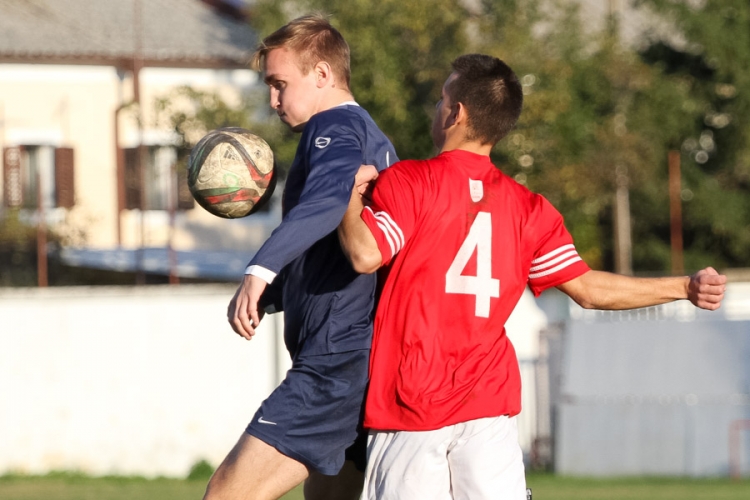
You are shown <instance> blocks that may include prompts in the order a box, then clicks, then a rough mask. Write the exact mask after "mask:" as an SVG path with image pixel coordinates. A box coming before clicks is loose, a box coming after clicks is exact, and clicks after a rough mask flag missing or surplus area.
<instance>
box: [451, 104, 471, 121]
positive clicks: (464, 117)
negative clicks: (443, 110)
mask: <svg viewBox="0 0 750 500" xmlns="http://www.w3.org/2000/svg"><path fill="white" fill-rule="evenodd" d="M451 119H452V120H453V123H455V124H459V123H463V124H466V123H468V122H469V112H468V111H467V109H466V106H464V104H463V103H461V102H457V103H456V104H454V105H453V109H452V110H451Z"/></svg>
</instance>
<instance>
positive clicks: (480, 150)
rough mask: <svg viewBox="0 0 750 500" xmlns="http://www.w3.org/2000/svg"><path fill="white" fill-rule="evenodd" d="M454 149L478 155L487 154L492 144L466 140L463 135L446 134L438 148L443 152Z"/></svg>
mask: <svg viewBox="0 0 750 500" xmlns="http://www.w3.org/2000/svg"><path fill="white" fill-rule="evenodd" d="M456 149H460V150H462V151H468V152H470V153H474V154H478V155H484V156H489V155H490V151H492V144H484V143H481V142H479V141H472V140H467V139H466V138H465V137H460V136H458V137H457V136H448V137H446V138H445V142H444V143H443V147H442V148H440V152H441V153H445V152H446V151H454V150H456Z"/></svg>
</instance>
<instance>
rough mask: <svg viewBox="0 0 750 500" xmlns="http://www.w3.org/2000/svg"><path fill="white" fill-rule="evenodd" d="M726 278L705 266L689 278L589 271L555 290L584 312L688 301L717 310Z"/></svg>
mask: <svg viewBox="0 0 750 500" xmlns="http://www.w3.org/2000/svg"><path fill="white" fill-rule="evenodd" d="M726 282H727V278H726V276H723V275H720V274H719V273H717V272H716V271H715V270H714V269H713V268H711V267H707V268H706V269H702V270H700V271H698V272H697V273H695V274H693V275H692V276H678V277H669V278H633V277H631V276H623V275H620V274H613V273H605V272H601V271H589V272H587V273H586V274H583V275H581V276H579V277H578V278H575V279H573V280H570V281H568V282H567V283H563V284H561V285H559V286H558V287H557V288H559V289H560V290H562V291H563V292H565V293H566V294H568V295H569V296H570V297H571V298H572V299H573V300H575V301H576V302H577V303H578V304H579V305H580V306H581V307H585V308H587V309H609V310H619V309H636V308H639V307H648V306H655V305H658V304H664V303H665V302H671V301H673V300H680V299H688V300H689V301H690V302H692V303H693V305H695V306H697V307H700V308H702V309H708V310H711V311H713V310H716V309H718V308H719V307H720V306H721V301H722V300H723V299H724V291H725V290H726Z"/></svg>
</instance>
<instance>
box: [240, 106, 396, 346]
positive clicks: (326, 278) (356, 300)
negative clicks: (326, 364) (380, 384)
mask: <svg viewBox="0 0 750 500" xmlns="http://www.w3.org/2000/svg"><path fill="white" fill-rule="evenodd" d="M396 161H398V159H397V157H396V153H395V150H394V148H393V145H392V144H391V143H390V141H389V140H388V138H387V137H386V136H385V135H384V134H383V133H382V132H381V131H380V130H379V129H378V127H377V125H375V122H374V121H373V120H372V118H370V115H369V114H368V113H367V112H366V111H365V110H363V109H362V108H360V107H359V106H357V105H354V104H351V105H349V104H347V105H342V106H337V107H335V108H332V109H329V110H327V111H323V112H321V113H318V114H316V115H314V116H313V117H312V118H311V119H310V121H309V122H308V123H307V124H306V125H305V129H304V132H303V133H302V137H301V138H300V142H299V146H298V147H297V154H296V156H295V158H294V162H293V163H292V166H291V168H290V170H289V175H288V177H287V181H286V186H285V188H284V197H283V209H282V213H283V220H282V222H281V224H280V225H279V226H278V227H277V228H276V229H275V230H274V231H273V233H272V234H271V236H270V237H269V238H268V240H267V241H266V242H265V243H264V244H263V246H262V247H261V249H260V250H259V251H258V253H257V254H256V255H255V257H253V259H252V261H250V265H258V266H261V267H264V268H266V269H269V270H271V271H273V272H276V273H278V275H277V277H276V279H275V280H274V282H273V283H272V284H271V286H269V287H268V289H267V293H264V297H263V299H262V301H261V305H263V304H264V303H269V302H271V301H273V302H274V305H275V307H276V309H277V310H280V309H283V311H284V339H285V342H286V346H287V349H289V352H290V354H292V357H293V358H296V357H297V356H298V355H300V354H302V353H304V354H306V355H315V354H327V353H336V352H346V351H351V350H355V349H369V347H370V341H371V337H372V314H373V307H374V295H375V279H376V278H375V274H371V275H360V274H358V273H356V272H355V271H354V270H353V269H352V267H351V264H350V263H349V261H348V260H347V259H346V257H345V256H344V253H343V251H342V250H341V246H340V244H339V240H338V236H337V234H336V228H337V227H338V225H339V223H340V222H341V219H342V218H343V216H344V213H345V212H346V209H347V207H348V205H349V199H350V197H351V192H352V189H353V187H354V176H355V175H356V173H357V171H358V170H359V167H360V165H362V164H368V165H375V166H376V167H377V169H378V170H383V169H384V168H386V167H387V166H389V165H390V164H392V163H394V162H396ZM279 290H280V291H281V300H280V302H279V300H278V299H276V298H275V297H273V294H274V292H275V291H279Z"/></svg>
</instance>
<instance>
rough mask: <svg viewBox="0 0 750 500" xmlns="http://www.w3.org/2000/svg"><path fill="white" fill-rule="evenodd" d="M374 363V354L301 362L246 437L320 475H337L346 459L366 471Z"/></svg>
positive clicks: (257, 416) (308, 358)
mask: <svg viewBox="0 0 750 500" xmlns="http://www.w3.org/2000/svg"><path fill="white" fill-rule="evenodd" d="M369 360H370V351H369V349H366V350H357V351H349V352H343V353H336V354H321V355H316V356H306V357H300V358H298V359H297V360H296V361H294V363H293V364H292V368H291V369H290V370H289V371H288V372H287V375H286V378H285V379H284V380H283V381H282V382H281V384H280V385H279V387H277V388H276V390H274V391H273V393H271V395H270V396H269V397H268V399H266V400H265V401H264V402H263V404H262V405H261V406H260V409H258V411H257V412H256V413H255V416H254V417H253V419H252V421H251V422H250V424H249V425H248V426H247V433H248V434H250V435H252V436H255V437H257V438H258V439H260V440H261V441H264V442H265V443H268V444H269V445H271V446H273V447H274V448H276V449H277V450H278V451H279V452H281V453H283V454H284V455H286V456H288V457H291V458H293V459H295V460H297V461H298V462H301V463H303V464H305V465H306V466H307V467H309V468H311V469H314V470H316V471H318V472H320V473H321V474H325V475H335V474H338V472H339V471H340V470H341V467H342V466H343V465H344V460H345V459H346V460H354V462H355V465H356V466H357V468H358V469H360V470H362V471H364V466H365V460H366V458H365V455H366V444H367V443H366V437H365V433H364V432H363V431H362V427H361V423H362V411H363V408H364V400H365V390H366V388H367V380H368V378H367V374H368V368H369ZM353 445H354V446H353Z"/></svg>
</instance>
